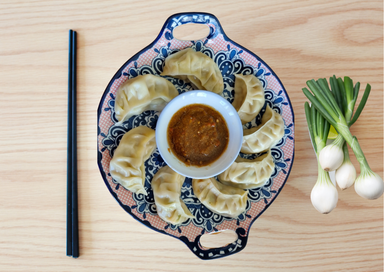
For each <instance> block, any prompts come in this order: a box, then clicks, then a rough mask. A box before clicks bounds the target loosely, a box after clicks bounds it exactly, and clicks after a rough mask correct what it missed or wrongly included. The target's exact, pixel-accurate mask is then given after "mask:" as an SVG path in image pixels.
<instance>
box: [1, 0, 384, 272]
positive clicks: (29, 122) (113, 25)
mask: <svg viewBox="0 0 384 272" xmlns="http://www.w3.org/2000/svg"><path fill="white" fill-rule="evenodd" d="M183 11H204V12H210V13H213V14H215V15H216V16H217V17H218V19H219V20H220V22H221V24H222V26H223V28H224V30H225V32H226V34H227V35H228V36H229V37H230V38H231V39H232V40H234V41H236V42H237V43H239V44H241V45H243V46H244V47H246V48H248V49H249V50H251V51H253V52H254V53H256V54H257V55H258V56H260V57H261V58H262V59H263V60H264V61H265V62H267V63H268V64H269V66H270V67H272V69H273V70H274V71H275V72H276V74H277V75H278V76H279V78H280V79H281V81H282V82H283V84H284V86H285V88H286V90H287V92H288V94H289V96H290V99H291V101H292V104H293V108H294V112H295V121H296V123H295V124H296V130H295V143H296V146H295V147H296V148H295V161H294V165H293V168H292V172H291V174H290V176H289V179H288V181H287V183H286V185H285V187H284V188H283V190H282V192H281V193H280V195H279V196H278V197H277V199H276V200H275V201H274V203H273V205H271V207H270V208H269V209H268V210H267V211H266V212H265V213H264V214H263V215H262V216H261V217H260V218H258V220H257V221H256V222H255V223H254V224H253V226H252V228H251V231H250V236H249V240H248V244H247V246H246V248H245V249H244V250H243V251H241V252H240V253H238V254H235V255H232V256H229V257H226V258H223V259H217V260H212V261H203V260H200V259H198V258H197V257H196V256H195V255H194V254H192V253H191V252H190V251H189V249H188V248H187V247H186V246H185V245H184V244H183V243H182V242H180V241H179V240H177V239H174V238H171V237H169V236H166V235H162V234H159V233H157V232H154V231H152V230H151V229H149V228H147V227H146V226H144V225H142V224H141V223H139V222H137V221H136V220H134V219H133V218H132V217H131V216H130V215H129V214H127V213H126V212H125V211H124V210H123V209H122V208H121V207H120V206H119V205H118V203H117V202H116V201H115V200H114V198H113V197H112V195H111V194H110V193H109V191H108V189H107V187H106V186H105V184H104V182H103V180H102V177H101V175H100V172H99V170H98V167H97V162H96V159H97V152H96V135H97V130H96V128H97V125H96V121H97V118H96V112H97V107H98V103H99V101H100V98H101V96H102V94H103V92H104V90H105V87H106V86H107V84H108V82H109V81H110V79H111V78H112V76H113V75H114V73H115V72H116V71H117V69H118V68H120V66H121V65H122V64H123V63H124V62H125V61H126V60H128V59H129V58H130V57H131V56H133V55H134V54H135V53H136V52H138V51H140V50H141V49H142V48H144V47H145V46H147V45H148V44H149V43H151V42H152V41H153V40H154V39H155V37H156V36H157V34H158V33H159V31H160V29H161V27H162V26H163V24H164V22H165V20H166V19H167V18H168V17H169V16H170V15H172V14H174V13H177V12H183ZM69 29H74V30H76V31H77V32H78V49H79V50H78V167H79V172H78V178H79V208H80V209H79V220H80V254H81V256H80V258H78V259H73V258H69V257H67V256H66V255H65V241H66V238H65V226H66V224H65V220H66V139H67V138H66V133H67V73H68V70H67V69H68V68H67V64H68V30H69ZM0 33H1V34H0V35H1V38H0V86H1V87H0V91H1V100H0V111H1V119H0V127H1V136H0V137H1V141H0V161H1V163H0V177H1V189H0V214H1V215H0V271H99V270H104V271H137V270H140V271H383V197H381V198H379V199H378V200H374V201H368V200H365V199H362V198H361V197H359V196H358V195H357V194H356V193H355V191H354V189H353V188H350V189H348V190H346V191H340V190H339V202H338V205H337V208H336V209H335V210H334V211H333V212H332V213H330V214H328V215H322V214H320V213H318V212H317V211H316V210H315V209H314V208H313V206H312V204H311V201H310V198H309V196H310V192H311V189H312V187H313V186H314V184H315V182H316V179H317V165H316V158H315V155H314V152H313V150H312V148H311V144H310V141H309V137H308V132H307V127H306V122H305V116H304V110H303V104H304V101H306V99H305V97H304V96H303V94H302V91H301V88H303V87H305V82H306V80H308V79H312V78H319V77H329V76H331V75H333V74H336V75H337V76H345V75H348V76H350V77H351V78H352V79H353V80H354V81H360V82H361V83H362V85H363V86H365V84H366V83H370V84H371V85H372V92H371V95H370V97H369V100H368V103H367V105H366V108H365V109H364V111H363V113H362V115H361V117H360V119H359V120H358V122H357V123H356V124H355V125H354V126H353V128H352V133H353V134H354V135H356V136H357V137H358V139H359V141H360V144H361V146H362V149H363V150H364V152H365V155H366V157H367V159H368V161H369V163H370V166H371V168H372V169H373V170H374V171H375V172H377V173H379V174H380V175H381V176H383V2H382V1H374V0H368V1H347V0H337V1H329V0H325V1H324V0H321V1H320V0H317V1H304V0H303V1H299V0H292V1H288V2H287V1H283V0H277V1H275V0H273V1H262V0H260V1H240V2H238V1H231V2H229V1H215V0H211V1H176V0H174V1H170V0H168V1H163V2H160V1H149V0H147V1H61V2H60V1H42V0H36V1H1V4H0ZM193 34H196V33H192V35H193ZM197 34H198V33H197ZM186 36H187V35H186ZM188 37H189V36H188ZM352 160H353V163H354V164H355V166H356V167H357V169H359V168H358V164H357V163H356V159H355V158H354V157H353V159H352ZM358 171H359V170H358Z"/></svg>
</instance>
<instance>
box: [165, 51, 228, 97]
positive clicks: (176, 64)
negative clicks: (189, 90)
mask: <svg viewBox="0 0 384 272" xmlns="http://www.w3.org/2000/svg"><path fill="white" fill-rule="evenodd" d="M161 75H168V76H172V77H176V78H180V79H182V80H184V81H186V82H191V83H192V84H193V85H195V87H196V88H197V89H199V90H207V91H211V92H214V93H217V94H220V93H221V92H222V91H223V90H224V81H223V76H222V75H221V72H220V69H219V67H218V66H217V64H216V63H215V62H214V61H213V60H212V59H211V58H210V57H208V56H207V55H205V54H204V53H201V52H196V51H195V50H193V49H192V48H187V49H184V50H181V51H179V52H177V53H175V54H172V55H170V56H168V57H167V58H166V59H165V65H164V69H163V72H162V73H161Z"/></svg>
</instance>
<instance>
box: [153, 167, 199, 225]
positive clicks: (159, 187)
mask: <svg viewBox="0 0 384 272" xmlns="http://www.w3.org/2000/svg"><path fill="white" fill-rule="evenodd" d="M184 180H185V177H183V176H182V175H180V174H178V173H176V172H175V171H173V170H172V169H171V168H170V167H169V166H168V165H167V166H165V167H163V168H161V169H160V170H159V171H158V172H157V173H156V174H155V175H154V177H153V179H152V182H151V185H152V189H153V196H154V198H155V205H156V210H157V214H158V215H159V216H160V218H161V219H163V220H164V221H165V222H167V223H170V224H172V225H179V224H181V223H183V222H184V221H186V220H188V218H194V216H193V215H192V214H191V212H190V211H189V210H188V208H187V206H186V205H185V203H184V202H183V200H182V199H181V198H180V196H181V187H182V186H183V183H184Z"/></svg>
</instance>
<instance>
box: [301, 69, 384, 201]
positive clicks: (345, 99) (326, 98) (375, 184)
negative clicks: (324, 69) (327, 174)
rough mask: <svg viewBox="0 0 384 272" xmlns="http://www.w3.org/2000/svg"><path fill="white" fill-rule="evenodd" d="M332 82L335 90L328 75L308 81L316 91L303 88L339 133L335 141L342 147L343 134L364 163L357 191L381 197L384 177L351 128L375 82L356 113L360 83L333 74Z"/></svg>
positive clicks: (365, 194)
mask: <svg viewBox="0 0 384 272" xmlns="http://www.w3.org/2000/svg"><path fill="white" fill-rule="evenodd" d="M330 83H331V87H332V91H331V90H330V89H329V85H328V83H327V80H326V79H319V80H318V81H315V80H313V79H312V80H309V81H307V86H308V87H309V89H310V90H311V91H312V92H310V91H309V90H308V89H307V88H303V92H304V94H305V96H306V97H307V98H308V99H309V101H311V103H312V104H313V106H314V107H315V108H316V109H317V110H318V111H319V112H320V114H321V115H322V116H323V117H324V118H325V119H326V120H327V121H328V122H329V123H330V124H331V125H332V126H333V127H334V128H335V129H336V130H337V132H338V133H339V135H340V136H338V137H337V138H336V139H335V141H334V142H336V145H338V146H339V147H342V146H343V145H344V142H343V140H341V137H342V138H343V139H344V140H345V141H346V142H347V143H348V144H349V146H350V147H351V149H352V151H353V153H354V154H355V156H356V159H357V161H358V162H359V164H360V175H359V177H358V178H357V179H356V180H355V191H356V193H357V194H358V195H360V196H362V197H364V198H367V199H376V198H379V197H380V196H381V195H382V194H383V192H384V183H383V179H382V178H381V177H380V176H379V175H378V174H376V173H375V172H373V171H372V169H371V168H370V167H369V164H368V161H367V159H366V158H365V156H364V153H363V151H362V149H361V147H360V144H359V142H358V140H357V138H356V137H355V136H352V134H351V132H350V130H349V127H350V126H351V125H352V124H354V123H355V122H356V120H357V119H358V118H359V116H360V113H361V111H362V110H363V108H364V106H365V103H366V101H367V99H368V95H369V93H370V90H371V86H370V85H369V84H367V87H366V89H365V92H364V95H363V97H362V99H361V101H360V104H359V106H358V107H357V109H356V112H355V113H353V110H354V107H355V103H356V100H357V96H358V92H359V84H356V86H355V87H354V88H353V82H352V80H351V79H350V78H348V77H345V78H344V82H343V81H342V80H341V79H337V80H336V78H335V77H333V78H331V79H330ZM339 105H340V106H339ZM342 152H343V151H342ZM344 154H345V152H343V159H344ZM336 169H337V168H336Z"/></svg>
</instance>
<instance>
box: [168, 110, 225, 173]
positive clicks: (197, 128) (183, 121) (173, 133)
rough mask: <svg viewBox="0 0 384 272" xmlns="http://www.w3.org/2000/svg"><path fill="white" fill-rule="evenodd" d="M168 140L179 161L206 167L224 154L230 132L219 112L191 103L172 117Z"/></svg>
mask: <svg viewBox="0 0 384 272" xmlns="http://www.w3.org/2000/svg"><path fill="white" fill-rule="evenodd" d="M167 137H168V144H169V146H170V147H171V151H172V153H173V154H174V155H175V156H176V157H177V158H178V159H179V160H181V161H182V162H184V163H185V164H186V165H193V166H206V165H208V164H210V163H212V162H214V161H215V160H217V159H218V158H219V157H220V156H221V155H222V154H223V153H224V151H225V149H226V148H227V146H228V141H229V132H228V128H227V124H226V122H225V120H224V118H223V117H222V116H221V114H220V113H219V112H217V111H216V110H214V109H212V108H211V107H208V106H206V105H202V104H192V105H189V106H186V107H183V108H181V109H180V110H178V111H177V112H176V113H175V114H174V115H173V116H172V119H171V121H170V122H169V125H168V130H167Z"/></svg>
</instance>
